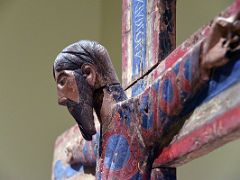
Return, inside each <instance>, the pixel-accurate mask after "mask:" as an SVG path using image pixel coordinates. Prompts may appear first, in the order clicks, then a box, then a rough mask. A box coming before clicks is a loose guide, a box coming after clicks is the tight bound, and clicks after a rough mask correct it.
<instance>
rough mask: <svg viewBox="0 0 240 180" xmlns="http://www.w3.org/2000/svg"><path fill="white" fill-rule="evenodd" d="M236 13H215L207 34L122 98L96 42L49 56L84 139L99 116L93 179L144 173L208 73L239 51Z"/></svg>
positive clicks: (147, 175)
mask: <svg viewBox="0 0 240 180" xmlns="http://www.w3.org/2000/svg"><path fill="white" fill-rule="evenodd" d="M239 30H240V26H239V18H238V15H237V16H236V17H234V18H229V19H219V20H218V21H216V22H215V25H214V26H213V30H212V33H211V34H210V36H209V38H208V39H206V40H205V41H203V42H201V43H199V44H198V45H197V47H195V48H194V50H193V51H192V52H191V53H190V54H188V55H186V56H185V57H183V58H182V59H180V60H179V61H177V62H176V63H175V65H174V66H173V67H172V68H171V69H169V70H167V71H166V72H165V73H164V74H163V75H161V76H160V77H159V78H158V79H157V80H156V81H154V83H153V84H152V85H151V86H149V87H148V88H147V89H146V90H145V91H144V93H142V94H141V95H139V96H137V97H133V98H131V99H128V98H127V97H126V95H125V93H124V90H123V88H122V86H121V85H120V83H119V80H118V78H117V76H116V73H115V70H114V68H113V65H112V63H111V60H110V57H109V55H108V52H107V50H106V49H105V48H104V47H103V46H102V45H100V44H98V43H97V42H93V41H79V42H76V43H74V44H72V45H70V46H68V47H66V48H65V49H64V50H63V51H62V52H61V53H60V54H59V55H58V56H57V58H56V60H55V62H54V78H55V80H56V83H57V92H58V102H59V104H60V105H65V106H67V108H68V110H69V112H70V113H71V115H72V116H73V117H74V119H75V120H76V121H77V124H78V125H79V129H80V131H81V133H82V135H83V137H84V138H85V139H86V140H92V136H93V135H94V134H95V133H96V128H95V125H94V118H93V109H94V110H95V111H96V114H97V116H98V119H99V122H100V145H99V146H100V147H99V152H98V153H99V157H98V158H97V169H96V177H97V179H98V178H99V179H101V178H102V179H115V178H116V179H131V178H132V179H142V178H143V179H144V178H146V179H149V178H150V174H151V169H152V163H153V161H154V159H155V158H156V157H157V156H158V155H159V153H160V152H161V151H162V149H163V148H164V147H165V146H166V145H168V144H169V143H170V141H171V140H172V138H173V136H174V135H175V134H176V133H178V131H179V130H180V128H181V126H179V124H182V123H179V122H181V120H182V119H183V117H184V116H186V115H187V114H188V113H189V112H190V111H191V109H190V108H187V105H188V104H189V103H191V102H192V101H193V100H194V99H195V98H196V94H197V92H199V91H200V90H201V89H202V88H203V87H204V86H205V85H206V84H207V83H208V80H209V78H210V76H211V70H212V69H213V68H217V67H219V66H223V65H225V64H226V63H227V62H228V61H229V59H234V57H235V56H236V55H237V56H239V50H240V46H239Z"/></svg>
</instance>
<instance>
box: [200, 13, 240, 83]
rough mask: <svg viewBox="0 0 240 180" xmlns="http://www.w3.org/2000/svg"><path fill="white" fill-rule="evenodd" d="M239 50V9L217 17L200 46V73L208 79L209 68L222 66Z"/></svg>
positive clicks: (204, 78)
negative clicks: (222, 16)
mask: <svg viewBox="0 0 240 180" xmlns="http://www.w3.org/2000/svg"><path fill="white" fill-rule="evenodd" d="M239 52H240V11H239V12H238V13H237V15H235V16H232V17H229V18H218V19H216V20H215V22H214V23H213V26H212V30H211V32H210V35H209V37H208V38H207V39H206V40H205V41H204V43H203V46H202V57H201V64H200V66H201V75H202V79H203V80H208V79H209V76H210V70H211V69H212V68H215V67H219V66H223V65H224V64H226V63H227V62H228V60H229V59H233V57H234V56H235V55H236V54H237V53H239Z"/></svg>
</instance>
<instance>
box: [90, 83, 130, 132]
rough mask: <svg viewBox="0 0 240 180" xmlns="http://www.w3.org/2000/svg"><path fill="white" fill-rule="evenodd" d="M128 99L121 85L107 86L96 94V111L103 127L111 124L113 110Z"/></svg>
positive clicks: (96, 91)
mask: <svg viewBox="0 0 240 180" xmlns="http://www.w3.org/2000/svg"><path fill="white" fill-rule="evenodd" d="M126 99H127V96H126V94H125V93H124V90H123V88H122V86H121V84H120V83H114V84H109V85H105V86H103V87H101V88H99V89H97V90H95V92H94V109H95V111H96V114H97V116H98V119H99V121H100V124H101V126H102V127H105V125H106V124H108V123H109V120H110V119H111V116H112V108H113V107H114V106H115V105H116V103H118V102H121V101H124V100H126Z"/></svg>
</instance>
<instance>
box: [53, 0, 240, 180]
mask: <svg viewBox="0 0 240 180" xmlns="http://www.w3.org/2000/svg"><path fill="white" fill-rule="evenodd" d="M239 7H240V6H239V1H237V3H235V4H234V5H233V6H231V7H230V8H229V9H228V10H227V11H226V13H225V14H227V15H230V14H233V13H235V12H236V10H237V8H239ZM203 32H204V33H203V34H201V36H202V37H204V36H205V33H206V34H207V32H208V28H207V29H205V30H204V31H203ZM193 39H194V38H193ZM193 39H192V40H193ZM201 39H202V38H199V39H197V40H196V39H195V40H194V41H193V42H189V44H185V45H186V47H188V48H187V49H185V51H181V50H182V49H181V47H180V48H178V49H179V50H176V52H175V53H172V54H171V55H170V56H169V57H168V58H167V59H166V60H165V62H164V65H163V63H160V65H159V66H158V67H157V68H156V70H154V71H153V72H152V73H150V74H149V75H148V77H145V79H144V80H143V82H147V84H146V86H148V85H149V84H152V82H153V80H155V79H156V80H155V81H154V82H153V84H152V85H151V86H150V87H148V88H145V87H146V86H145V87H144V88H142V89H144V90H145V91H144V93H143V94H141V95H140V96H137V97H136V98H135V100H131V101H129V102H128V107H129V109H126V110H124V109H120V110H121V112H122V115H121V113H120V112H118V113H119V115H120V116H122V117H123V118H121V121H120V122H119V121H115V122H118V123H119V124H121V125H124V126H126V127H131V128H128V130H127V131H130V130H131V129H134V127H135V126H133V125H134V118H132V117H134V116H135V115H137V114H142V116H141V118H140V120H141V121H140V122H141V131H142V132H143V133H144V139H143V141H142V142H141V139H140V145H147V146H151V145H152V144H151V143H150V141H148V140H147V138H150V137H156V136H157V137H161V135H160V136H158V135H157V134H158V133H159V134H164V133H170V134H171V136H172V134H174V133H177V132H178V131H179V130H180V128H181V126H182V122H183V121H182V120H181V118H179V117H178V118H176V117H175V115H177V114H178V109H177V108H175V107H176V106H178V108H179V107H180V108H181V104H183V105H184V103H185V101H184V99H185V98H186V97H189V96H191V94H189V93H190V92H189V91H190V90H192V87H193V85H191V82H194V81H192V80H194V76H196V75H194V76H192V74H191V73H190V72H192V67H194V66H192V65H194V63H192V62H191V61H189V59H191V58H190V57H194V55H196V53H197V51H196V46H195V47H194V46H193V44H196V42H198V41H199V40H201ZM230 66H231V67H228V68H226V69H227V70H228V71H229V72H226V73H225V74H224V69H220V70H219V72H216V74H215V79H214V77H213V79H211V81H210V83H209V84H208V86H207V87H208V88H207V90H206V89H204V90H203V91H201V93H200V94H197V96H200V98H199V100H200V102H195V101H192V103H190V104H189V106H188V107H189V108H187V109H186V110H183V111H182V113H181V114H178V116H179V115H181V116H185V115H188V114H189V113H190V112H192V110H193V109H194V108H196V107H198V106H199V105H201V104H202V103H204V104H203V105H202V106H200V107H199V108H198V109H200V110H198V109H197V110H196V111H197V112H200V115H199V114H197V113H196V111H195V112H194V113H193V115H192V116H191V117H190V119H189V120H188V121H187V122H186V124H185V125H184V127H183V129H182V130H181V132H180V134H179V135H178V136H177V138H175V139H174V141H173V142H172V144H171V145H170V146H169V147H166V148H165V149H164V151H163V153H162V154H161V155H160V156H159V158H158V159H157V160H156V161H155V166H160V165H172V166H173V167H174V166H176V165H181V164H182V163H185V162H187V161H189V160H191V159H192V158H194V157H197V156H200V155H202V154H205V153H208V152H209V151H211V150H213V149H214V148H216V147H218V146H219V145H222V144H224V143H225V142H228V141H229V140H233V139H235V138H237V137H239V131H238V129H239V121H238V120H239V118H238V117H239V115H240V114H239V108H238V107H239V104H238V103H239V100H238V99H235V100H236V101H234V102H235V104H234V103H233V104H231V103H230V104H229V106H228V108H229V109H228V111H226V112H223V111H221V110H220V111H216V112H213V113H212V114H211V115H212V116H208V117H209V118H208V119H207V118H201V117H202V116H201V111H203V109H204V108H206V107H209V106H208V104H210V106H212V105H219V102H225V101H226V100H229V99H230V100H231V99H233V98H235V96H232V95H231V93H234V92H235V93H236V91H237V90H238V89H239V84H238V83H239V79H240V76H239V73H238V71H237V70H238V69H239V61H235V62H233V63H232V64H230ZM194 72H196V71H194ZM221 74H223V76H220V75H221ZM176 77H179V78H180V79H181V81H180V82H181V83H182V84H181V85H180V86H181V87H182V91H184V92H182V91H179V89H178V87H176V86H175V85H174V84H175V83H174V80H175V79H176ZM219 79H220V80H219ZM234 84H236V85H235V87H233V88H231V89H229V90H227V91H226V92H224V93H225V95H223V94H220V93H221V92H223V91H225V90H226V89H227V88H229V87H231V86H233V85H234ZM236 87H237V90H236ZM234 88H235V91H234ZM136 89H137V88H136ZM185 91H186V92H185ZM229 92H230V93H229ZM140 93H141V91H139V94H140ZM136 95H137V94H136ZM217 95H219V96H217ZM158 96H160V97H158ZM225 96H226V97H227V99H224V98H226V97H225ZM133 101H134V102H138V103H139V104H140V106H139V110H138V112H134V111H132V109H131V107H132V106H134V105H131V102H133ZM231 102H233V101H231ZM133 104H134V103H133ZM179 105H180V106H179ZM159 107H160V108H159ZM214 107H215V106H214ZM201 108H203V109H201ZM225 109H227V108H225ZM123 110H124V111H123ZM140 112H141V113H140ZM129 113H130V114H129ZM125 117H127V118H125ZM128 117H131V118H130V119H129V118H128ZM161 117H165V118H161ZM196 117H199V119H198V120H199V121H197V122H196V121H194V120H193V119H195V118H196ZM229 117H231V118H230V119H231V120H230V122H229V121H228V119H227V118H229ZM191 118H192V120H191ZM176 119H178V120H179V122H176V121H175V120H176ZM135 120H136V119H135ZM199 122H201V123H202V124H201V123H199ZM173 123H176V126H178V127H177V128H175V130H174V131H172V130H173V129H171V128H169V127H171V126H173V125H172V124H173ZM190 125H191V126H190ZM179 126H180V127H179ZM121 127H122V126H121ZM136 127H137V126H136ZM117 130H118V131H119V130H120V131H121V128H120V129H117ZM156 130H157V131H156ZM122 132H123V131H122ZM124 132H125V131H124ZM153 132H157V134H155V133H153ZM109 133H110V132H109ZM204 133H205V134H204ZM130 134H131V132H130ZM109 137H110V136H109ZM132 137H134V136H131V137H128V135H126V136H125V135H124V133H121V134H119V133H113V134H112V135H111V138H109V139H108V141H106V142H105V143H106V145H105V146H106V147H108V146H111V144H112V143H108V142H110V141H111V139H114V138H118V139H120V140H121V142H123V146H122V148H126V147H127V146H125V145H126V144H131V143H132V142H134V138H133V139H132V140H130V139H129V138H132ZM138 137H139V136H138ZM219 137H223V139H222V140H219V139H218V138H219ZM145 138H146V139H145ZM201 138H202V139H201ZM60 139H61V138H60ZM62 139H63V138H62ZM69 139H72V138H71V137H69ZM150 139H152V138H150ZM169 140H171V138H170V137H169V138H168V139H166V140H164V141H169ZM201 140H202V141H201ZM64 141H65V142H66V140H59V141H58V142H59V143H57V144H63V142H64ZM162 141H163V140H162V139H159V143H160V145H161V146H165V145H167V144H168V143H167V142H162ZM113 142H115V141H113ZM141 143H142V144H141ZM157 143H158V142H157ZM210 143H213V145H210ZM183 144H184V145H186V147H190V146H193V145H194V146H193V147H192V149H187V148H179V147H181V146H182V145H183ZM59 149H60V148H59ZM108 150H111V147H109V148H108ZM130 152H132V151H131V150H130V151H129V150H128V148H127V149H126V151H124V153H125V154H124V158H126V159H127V160H126V159H124V160H123V161H119V162H118V163H116V164H114V166H113V167H110V166H108V158H107V156H106V158H105V159H106V161H104V164H105V168H106V171H108V172H109V171H112V173H114V172H113V171H118V170H119V169H122V168H126V167H125V166H127V165H128V164H129V161H130V159H131V156H130V155H129V154H130ZM59 157H60V158H61V156H59ZM181 157H182V158H183V160H181ZM54 159H55V158H54ZM55 162H56V163H55V164H57V169H63V171H60V172H65V170H66V169H68V167H67V166H65V167H64V168H62V164H61V163H59V161H55ZM130 162H131V161H130ZM132 163H133V167H134V168H135V167H136V166H134V162H132ZM59 164H60V166H59ZM59 167H60V168H59ZM128 167H130V166H128ZM111 168H112V169H111ZM79 169H81V168H79ZM128 171H131V168H130V170H128ZM66 172H67V173H65V177H66V176H68V174H73V176H76V174H74V173H75V171H73V170H70V171H69V172H68V171H66ZM79 172H81V170H80V171H79ZM63 174H64V173H63ZM160 174H161V173H160ZM162 174H165V173H162ZM167 174H168V173H167ZM173 174H174V173H173ZM132 177H134V178H135V179H138V178H141V177H140V176H139V173H137V172H136V174H135V175H134V176H132ZM159 177H160V176H159ZM172 178H175V177H172Z"/></svg>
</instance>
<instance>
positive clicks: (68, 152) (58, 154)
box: [52, 116, 99, 180]
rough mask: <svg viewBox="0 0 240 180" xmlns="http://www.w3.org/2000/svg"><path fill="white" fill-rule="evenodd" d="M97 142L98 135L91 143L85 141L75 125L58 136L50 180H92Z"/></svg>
mask: <svg viewBox="0 0 240 180" xmlns="http://www.w3.org/2000/svg"><path fill="white" fill-rule="evenodd" d="M95 117H96V116H95ZM98 142H99V134H97V135H95V136H94V138H93V140H92V141H91V142H88V141H85V140H84V139H83V138H82V136H81V133H80V131H79V127H78V126H77V125H75V126H73V127H72V128H70V129H69V130H67V131H66V132H64V133H63V134H62V135H61V136H59V137H58V138H57V140H56V142H55V147H54V156H53V167H52V168H53V169H52V179H55V180H62V179H69V178H71V179H79V178H86V179H94V178H95V166H96V156H97V151H98V150H97V149H98Z"/></svg>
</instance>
